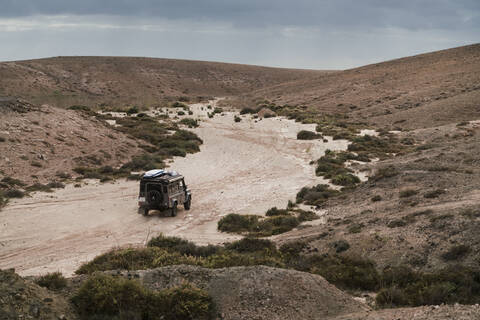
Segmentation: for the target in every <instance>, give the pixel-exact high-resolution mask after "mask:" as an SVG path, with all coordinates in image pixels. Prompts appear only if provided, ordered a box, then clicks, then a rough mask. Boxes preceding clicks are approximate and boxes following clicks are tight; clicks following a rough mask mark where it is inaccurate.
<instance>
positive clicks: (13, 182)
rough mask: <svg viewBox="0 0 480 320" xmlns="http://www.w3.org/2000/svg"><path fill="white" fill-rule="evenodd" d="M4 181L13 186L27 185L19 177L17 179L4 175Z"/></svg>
mask: <svg viewBox="0 0 480 320" xmlns="http://www.w3.org/2000/svg"><path fill="white" fill-rule="evenodd" d="M1 182H2V183H5V184H7V185H9V186H11V187H14V186H19V187H23V186H25V183H24V182H23V181H21V180H18V179H15V178H12V177H4V178H3V179H2V180H1Z"/></svg>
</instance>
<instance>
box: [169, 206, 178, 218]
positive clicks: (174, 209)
mask: <svg viewBox="0 0 480 320" xmlns="http://www.w3.org/2000/svg"><path fill="white" fill-rule="evenodd" d="M170 214H171V216H172V217H175V216H176V215H177V203H176V202H175V203H174V204H173V207H172V208H171V209H170Z"/></svg>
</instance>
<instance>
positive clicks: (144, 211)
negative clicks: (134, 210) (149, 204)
mask: <svg viewBox="0 0 480 320" xmlns="http://www.w3.org/2000/svg"><path fill="white" fill-rule="evenodd" d="M143 215H144V216H148V208H145V209H143Z"/></svg>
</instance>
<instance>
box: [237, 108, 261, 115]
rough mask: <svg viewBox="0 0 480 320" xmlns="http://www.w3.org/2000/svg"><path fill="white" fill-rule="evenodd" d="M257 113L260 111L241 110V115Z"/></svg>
mask: <svg viewBox="0 0 480 320" xmlns="http://www.w3.org/2000/svg"><path fill="white" fill-rule="evenodd" d="M257 112H258V109H252V108H243V109H242V110H240V114H247V113H250V114H253V113H257Z"/></svg>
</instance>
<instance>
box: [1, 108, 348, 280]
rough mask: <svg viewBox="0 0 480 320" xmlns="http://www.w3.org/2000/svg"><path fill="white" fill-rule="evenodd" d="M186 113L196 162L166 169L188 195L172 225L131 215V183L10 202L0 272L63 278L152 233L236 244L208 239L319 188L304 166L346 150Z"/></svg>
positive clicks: (197, 111) (268, 125)
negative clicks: (227, 222)
mask: <svg viewBox="0 0 480 320" xmlns="http://www.w3.org/2000/svg"><path fill="white" fill-rule="evenodd" d="M212 104H213V105H214V104H215V103H214V102H213V103H212ZM190 108H191V109H192V111H194V115H193V116H191V117H195V118H198V119H200V120H201V121H200V127H199V128H196V129H193V130H194V131H195V133H197V134H198V135H199V136H200V137H201V138H202V139H203V141H204V144H203V145H202V146H201V152H199V153H196V154H189V155H187V157H185V158H175V160H174V161H173V162H171V163H170V164H169V167H170V168H171V169H172V170H176V171H178V172H180V173H182V174H183V175H184V176H185V180H186V183H187V184H188V186H189V188H191V190H192V193H193V203H192V209H191V210H190V211H185V210H183V208H180V210H179V212H178V216H177V217H173V218H172V217H166V216H163V215H162V214H161V213H158V212H152V213H151V214H150V215H149V216H148V217H144V216H142V215H141V214H138V213H137V201H136V200H137V195H138V182H134V181H124V180H118V181H116V182H113V183H98V182H96V181H86V183H88V184H86V185H84V186H82V187H81V188H74V187H73V185H68V186H67V187H66V188H65V189H62V190H58V191H56V192H54V193H36V194H34V195H33V196H32V197H29V198H25V199H19V200H14V201H11V202H10V204H9V205H8V206H7V207H6V208H4V209H3V211H2V212H1V214H0V269H3V268H15V269H16V270H17V272H18V273H19V274H21V275H24V276H25V275H38V274H43V273H46V272H51V271H57V270H58V271H61V272H63V273H64V274H65V275H70V274H72V273H73V272H74V271H75V270H76V269H77V268H78V267H79V266H80V265H81V264H82V263H83V262H85V261H88V260H90V259H92V258H93V257H95V256H96V255H98V254H100V253H102V252H105V251H107V250H109V249H111V248H113V247H120V246H121V247H123V246H128V245H133V246H135V245H143V244H144V243H145V242H146V241H147V239H148V238H149V237H151V236H154V235H156V234H158V233H160V232H162V233H164V234H166V235H175V236H180V237H183V238H186V239H189V240H193V241H195V242H197V243H200V244H207V243H223V242H225V241H229V240H233V239H236V236H233V235H229V234H224V233H220V232H218V231H217V230H216V226H217V221H218V220H219V219H220V218H221V217H222V216H224V215H226V214H228V213H240V214H247V213H251V214H263V213H264V212H265V211H266V210H267V209H269V208H270V207H273V206H277V207H285V206H286V205H287V201H288V200H289V199H290V200H294V198H295V194H296V193H297V192H298V191H299V190H300V189H301V188H302V187H303V186H305V185H314V184H317V183H322V182H323V183H325V180H323V179H322V178H321V177H316V176H315V167H314V166H312V165H310V164H309V163H310V161H311V160H314V159H317V158H319V157H320V156H321V155H322V154H323V153H324V151H325V150H326V149H331V150H345V149H346V147H347V145H348V142H347V141H346V140H336V141H332V140H331V139H329V140H328V142H323V141H322V140H310V141H304V140H297V139H296V134H297V132H299V131H300V130H312V131H314V125H303V124H300V123H295V122H294V121H291V120H286V119H283V118H278V117H277V118H268V119H262V120H258V119H253V118H252V117H251V116H250V115H246V116H242V121H240V122H234V115H235V113H233V112H224V113H223V114H216V115H215V117H213V118H208V116H207V112H211V110H209V109H207V108H206V104H195V105H192V106H190Z"/></svg>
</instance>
